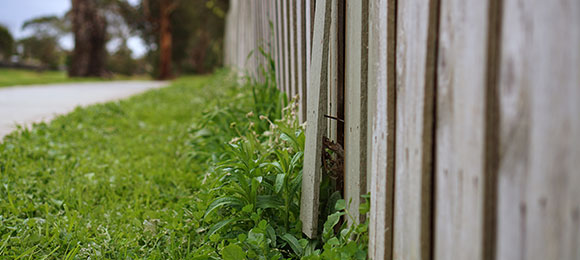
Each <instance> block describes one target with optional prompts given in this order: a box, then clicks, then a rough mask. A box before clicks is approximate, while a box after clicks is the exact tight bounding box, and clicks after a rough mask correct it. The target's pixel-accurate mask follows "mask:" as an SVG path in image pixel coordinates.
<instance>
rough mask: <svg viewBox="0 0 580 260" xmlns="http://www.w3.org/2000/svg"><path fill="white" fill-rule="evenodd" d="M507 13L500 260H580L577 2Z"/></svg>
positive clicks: (514, 5)
mask: <svg viewBox="0 0 580 260" xmlns="http://www.w3.org/2000/svg"><path fill="white" fill-rule="evenodd" d="M503 8H504V10H503V13H504V14H505V16H504V17H503V22H502V34H501V44H502V45H501V52H500V68H501V71H500V79H499V94H500V95H499V96H500V103H499V104H500V113H501V114H500V118H501V121H500V144H501V145H500V156H501V159H500V165H499V173H498V182H499V194H498V199H499V201H498V203H499V205H498V217H499V219H498V230H497V232H498V240H497V247H498V249H497V259H499V260H503V259H532V260H534V259H568V260H572V259H580V247H579V246H578V245H580V189H579V188H578V187H580V170H579V169H580V116H579V115H578V111H580V69H579V68H580V48H579V46H580V2H579V1H575V0H563V1H540V0H530V1H514V0H505V1H504V6H503ZM508 14H509V15H508Z"/></svg>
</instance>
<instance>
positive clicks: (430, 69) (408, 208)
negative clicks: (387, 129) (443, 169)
mask: <svg viewBox="0 0 580 260" xmlns="http://www.w3.org/2000/svg"><path fill="white" fill-rule="evenodd" d="M437 3H438V2H437V1H436V0H407V1H399V2H398V3H397V9H398V10H397V46H396V48H397V57H396V59H397V62H396V64H397V65H396V78H397V89H396V97H397V101H396V103H397V104H396V118H397V120H396V154H395V160H396V163H397V165H396V170H395V215H394V230H395V232H394V237H393V240H394V241H393V243H394V245H393V255H394V259H411V260H414V259H429V258H430V255H431V215H432V214H431V199H432V177H433V176H432V141H433V140H432V135H433V129H432V128H433V114H434V112H433V109H434V107H433V103H434V75H435V73H434V72H435V69H434V68H435V42H436V41H435V40H436V29H437V27H436V25H437V10H438V7H437Z"/></svg>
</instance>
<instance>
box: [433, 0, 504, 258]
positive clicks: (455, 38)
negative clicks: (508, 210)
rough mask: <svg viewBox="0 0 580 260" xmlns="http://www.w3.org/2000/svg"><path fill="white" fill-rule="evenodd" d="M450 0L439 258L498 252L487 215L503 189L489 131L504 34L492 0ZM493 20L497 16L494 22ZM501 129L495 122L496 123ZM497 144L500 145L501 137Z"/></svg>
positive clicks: (442, 66)
mask: <svg viewBox="0 0 580 260" xmlns="http://www.w3.org/2000/svg"><path fill="white" fill-rule="evenodd" d="M492 2H493V1H477V0H468V1H464V0H442V1H441V22H440V23H441V26H440V30H439V33H440V35H439V52H438V53H439V56H438V77H437V80H438V81H437V83H438V86H437V119H438V121H437V129H436V138H437V146H436V149H435V152H436V154H437V157H436V163H435V165H436V168H435V178H436V189H435V191H436V193H435V200H436V201H435V205H436V209H435V231H436V233H435V258H436V259H491V255H492V254H491V252H492V249H493V248H492V245H491V243H489V242H488V241H490V240H492V239H493V234H494V233H493V231H494V227H493V226H490V223H489V222H486V218H485V216H486V215H494V214H495V212H493V211H491V210H487V209H486V201H488V200H490V201H492V200H493V198H494V197H495V187H491V186H490V185H486V183H494V180H495V173H494V172H487V169H488V168H490V165H491V164H493V163H495V162H493V161H491V160H488V159H487V157H486V147H487V145H488V143H490V142H492V140H488V138H487V137H486V129H492V128H488V125H490V126H491V125H492V124H496V121H497V120H495V119H492V118H490V119H489V120H488V117H487V116H486V113H488V112H491V110H489V109H488V108H487V104H488V102H493V100H489V101H488V99H495V97H494V96H493V95H492V94H490V93H489V92H490V91H492V90H494V89H495V86H492V85H491V84H494V83H495V81H494V80H493V79H490V78H489V75H488V71H489V70H490V69H494V68H495V67H496V64H492V63H491V62H493V60H494V59H493V58H494V57H491V55H494V53H490V52H489V50H488V42H489V41H497V35H496V34H495V33H492V34H491V35H490V34H489V33H488V32H489V31H492V32H493V31H496V30H495V29H493V30H490V28H489V26H490V22H492V21H490V19H497V17H495V16H490V13H489V12H490V11H491V9H490V3H492ZM492 24H493V23H492ZM492 131H493V130H492ZM494 146H495V145H494Z"/></svg>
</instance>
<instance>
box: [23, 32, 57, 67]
mask: <svg viewBox="0 0 580 260" xmlns="http://www.w3.org/2000/svg"><path fill="white" fill-rule="evenodd" d="M18 45H19V47H20V49H21V51H22V52H21V53H20V57H21V59H22V60H23V61H25V62H26V63H28V64H34V65H39V66H42V67H45V68H47V69H51V70H56V69H58V67H59V65H61V64H63V61H64V60H63V59H64V52H63V51H62V50H61V49H60V46H59V44H58V38H56V37H51V36H46V35H33V36H30V37H27V38H24V39H21V40H19V41H18Z"/></svg>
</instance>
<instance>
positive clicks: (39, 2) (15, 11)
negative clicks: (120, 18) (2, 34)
mask: <svg viewBox="0 0 580 260" xmlns="http://www.w3.org/2000/svg"><path fill="white" fill-rule="evenodd" d="M129 2H132V3H136V2H138V0H131V1H129ZM70 5H71V0H0V24H3V25H5V26H6V27H8V29H10V32H12V34H13V35H14V37H15V38H16V39H19V38H23V37H26V36H29V34H30V32H27V31H22V30H20V27H22V24H23V23H24V21H26V20H28V19H31V18H35V17H39V16H49V15H56V16H63V15H64V14H65V13H66V12H67V11H68V10H69V9H70ZM61 44H62V45H63V47H64V48H66V49H72V47H73V40H72V37H66V38H64V39H62V40H61ZM128 44H129V47H130V48H131V49H132V50H133V52H134V55H135V56H141V55H143V53H144V52H145V46H144V45H143V43H142V41H141V40H140V39H138V38H136V37H133V38H131V39H129V42H128ZM109 47H111V46H109Z"/></svg>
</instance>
